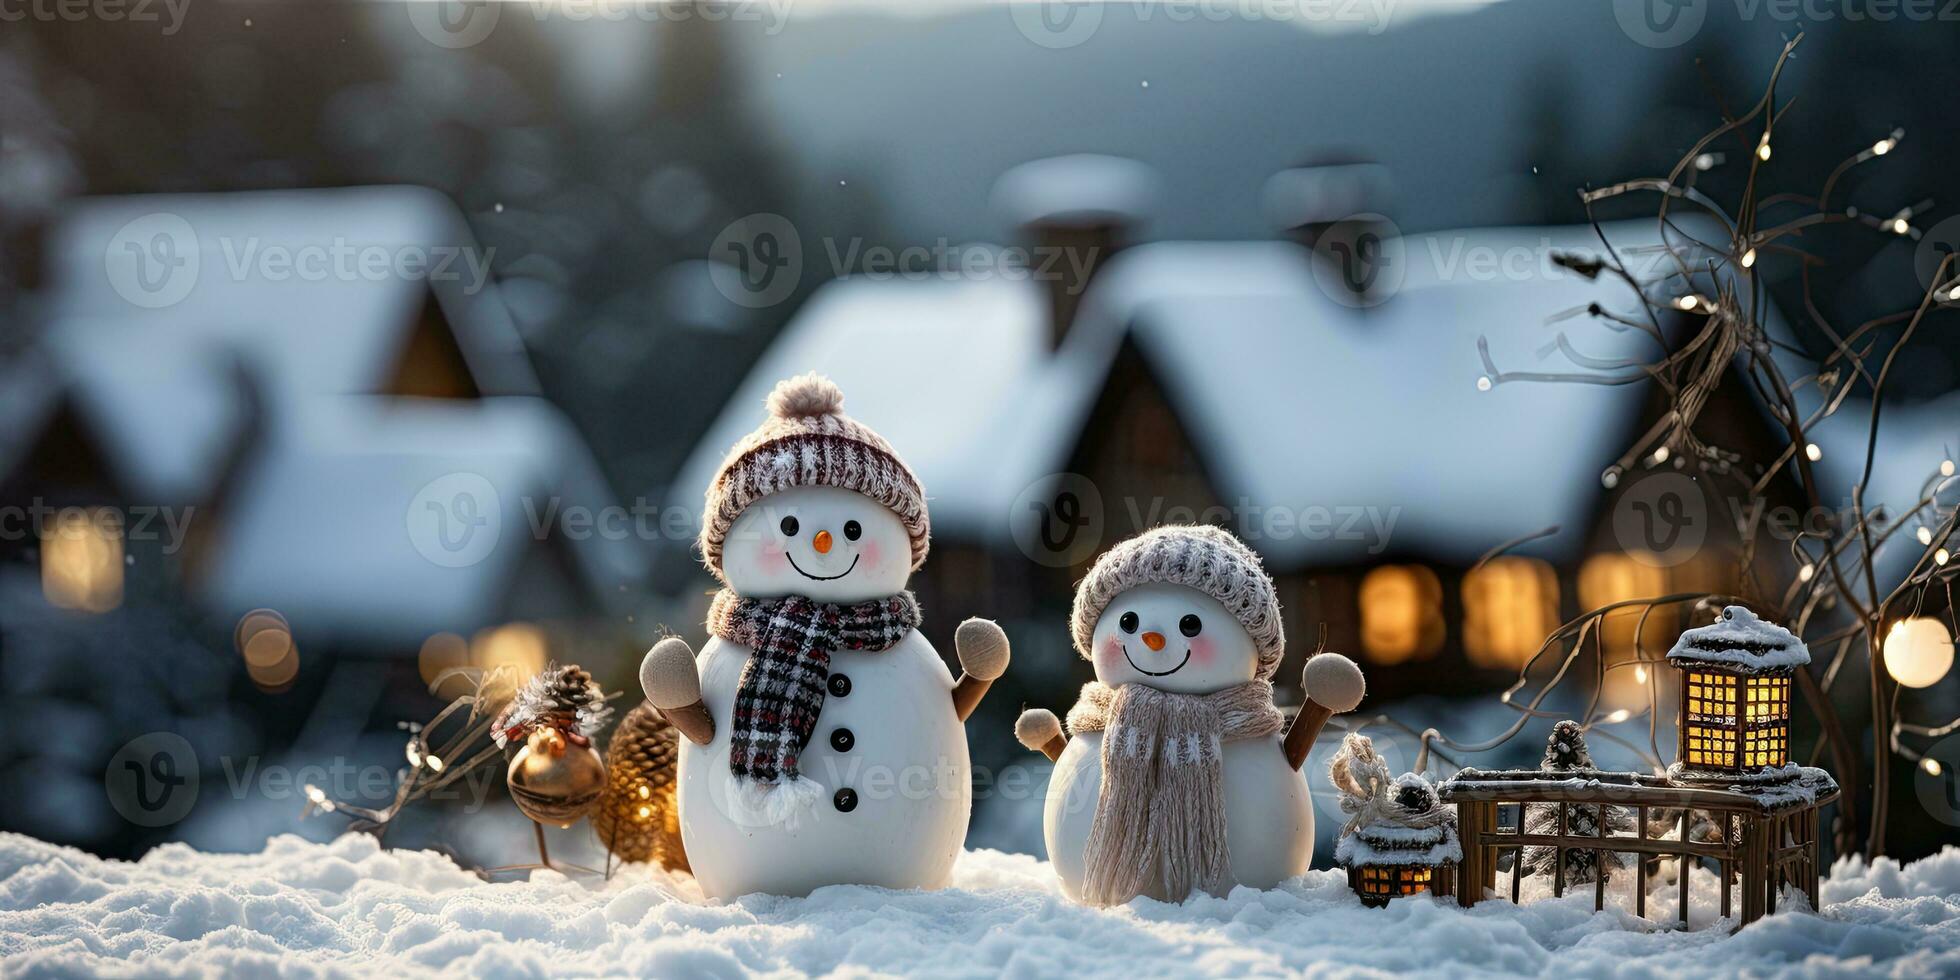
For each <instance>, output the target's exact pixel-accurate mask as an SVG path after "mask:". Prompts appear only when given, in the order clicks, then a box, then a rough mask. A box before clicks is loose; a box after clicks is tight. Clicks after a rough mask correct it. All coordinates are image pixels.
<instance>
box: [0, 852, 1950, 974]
mask: <svg viewBox="0 0 1960 980" xmlns="http://www.w3.org/2000/svg"><path fill="white" fill-rule="evenodd" d="M953 884H954V887H952V888H949V889H947V890H945V891H940V892H894V891H885V890H881V889H875V888H862V887H836V888H826V889H823V890H821V891H819V892H817V893H816V894H815V895H812V896H811V897H809V898H805V899H781V898H768V897H750V898H746V899H742V900H739V901H736V902H732V903H727V904H720V905H708V904H703V903H702V902H701V899H700V894H699V892H698V890H696V889H695V888H694V885H693V883H692V882H691V881H690V880H688V879H687V878H686V877H685V876H668V875H666V874H663V873H661V872H658V871H653V870H650V869H648V868H645V867H640V866H631V867H628V868H626V869H625V870H624V871H623V872H621V873H620V874H617V875H615V876H614V878H613V880H612V881H610V882H604V883H599V882H581V881H575V880H572V879H568V878H566V877H564V876H561V875H558V874H555V873H550V872H545V873H539V874H537V875H535V876H534V877H533V878H532V879H531V880H530V881H527V882H506V883H496V884H490V883H485V882H483V881H480V880H478V879H477V878H476V877H475V876H474V875H472V874H470V873H469V872H467V871H464V870H461V869H459V868H458V867H456V865H455V864H453V863H452V862H451V861H450V860H449V859H448V858H446V857H444V856H442V855H439V854H435V853H431V852H420V851H384V850H382V849H380V848H379V847H378V846H377V845H376V844H375V843H374V841H373V840H372V839H371V838H369V837H366V836H362V835H352V834H350V835H347V836H344V837H342V838H340V839H338V840H336V841H334V842H332V843H328V844H315V843H309V842H306V841H302V840H300V839H298V838H296V837H290V836H287V837H279V838H275V839H273V840H272V841H270V842H269V843H268V844H267V845H266V848H265V849H264V850H263V851H261V852H259V853H257V854H204V853H199V852H197V851H195V850H192V849H191V848H188V847H185V846H183V845H168V846H164V847H159V848H157V849H156V850H154V851H151V852H150V853H149V854H148V855H146V856H145V857H144V858H143V859H142V860H140V861H137V862H134V863H126V862H119V861H107V860H103V859H100V858H96V857H93V856H90V855H88V854H85V853H82V852H80V851H76V850H72V849H69V848H63V847H57V846H55V845H52V844H46V843H42V842H40V841H37V840H34V839H32V838H29V837H22V836H19V835H14V834H0V921H4V928H0V954H3V955H4V957H5V958H4V961H0V973H4V974H5V975H8V976H21V975H28V976H144V977H160V976H164V977H167V976H214V975H246V976H280V977H312V976H388V977H391V978H405V977H419V976H437V975H443V976H466V977H473V978H477V977H480V978H500V977H532V976H545V975H575V976H587V975H604V976H621V975H642V976H661V977H732V976H740V975H745V974H751V973H763V974H770V975H801V974H815V973H833V972H841V973H846V974H852V975H889V974H912V975H931V976H935V977H940V976H998V975H1003V974H1006V975H1016V976H1117V975H1122V976H1126V977H1146V976H1163V975H1184V974H1214V975H1233V976H1242V975H1250V974H1275V973H1300V972H1314V973H1316V974H1326V975H1332V976H1341V975H1371V976H1380V975H1385V974H1386V975H1396V976H1456V975H1462V974H1465V973H1470V972H1482V971H1500V972H1503V973H1511V974H1525V975H1535V976H1571V975H1587V976H1604V975H1609V974H1610V975H1641V976H1671V975H1678V976H1695V977H1700V976H1709V975H1741V974H1745V973H1746V974H1748V975H1750V976H1798V975H1801V976H1824V975H1840V974H1843V975H1851V974H1856V975H1873V974H1883V975H1892V976H1956V975H1960V895H1957V893H1960V848H1954V847H1949V848H1947V849H1946V850H1944V851H1942V852H1941V853H1940V854H1938V855H1936V856H1934V857H1931V858H1928V859H1926V860H1923V861H1919V862H1916V863H1913V864H1909V865H1904V866H1901V865H1899V864H1898V863H1896V862H1893V861H1889V860H1881V861H1879V862H1878V863H1877V864H1876V865H1870V866H1868V865H1865V864H1863V863H1861V862H1854V861H1845V862H1840V863H1839V864H1838V865H1837V867H1836V868H1834V869H1833V870H1832V874H1831V877H1830V879H1829V880H1828V881H1827V882H1826V883H1825V884H1824V886H1823V889H1822V894H1823V897H1824V900H1825V903H1826V904H1825V907H1824V910H1823V912H1822V913H1821V914H1812V913H1810V912H1806V911H1801V908H1802V904H1801V902H1795V901H1792V902H1790V904H1789V905H1787V906H1785V907H1787V908H1789V909H1792V910H1793V911H1786V912H1783V913H1780V914H1778V915H1775V916H1771V917H1769V918H1766V919H1764V920H1762V921H1759V922H1756V923H1754V924H1752V925H1751V926H1749V928H1747V929H1744V930H1742V931H1741V932H1739V933H1737V934H1735V935H1727V934H1724V933H1722V932H1720V931H1697V932H1680V931H1675V930H1668V929H1663V928H1658V927H1656V926H1654V925H1653V924H1650V923H1646V922H1643V921H1641V920H1637V919H1634V918H1632V917H1631V916H1629V915H1627V914H1625V913H1624V912H1622V911H1618V910H1615V909H1610V908H1609V909H1608V910H1607V911H1605V912H1601V913H1594V912H1593V911H1592V907H1591V901H1590V898H1591V897H1590V895H1589V894H1587V895H1571V896H1567V897H1566V898H1563V899H1548V900H1545V901H1541V902H1537V903H1535V904H1531V905H1528V906H1525V907H1522V908H1519V907H1514V906H1511V905H1509V904H1507V903H1504V902H1501V901H1492V902H1487V903H1484V904H1482V905H1479V906H1478V907H1477V908H1475V909H1472V910H1469V911H1467V912H1466V911H1464V910H1460V909H1458V908H1456V907H1455V906H1452V905H1446V904H1443V903H1441V902H1438V901H1436V900H1434V899H1431V898H1427V897H1421V898H1415V899H1401V900H1397V901H1395V902H1393V903H1391V904H1390V905H1389V907H1388V908H1386V909H1381V910H1367V909H1363V908H1362V907H1361V906H1360V905H1359V903H1358V902H1357V901H1356V900H1355V898H1354V896H1353V895H1352V894H1350V893H1349V892H1348V890H1347V885H1346V882H1345V880H1344V877H1343V876H1342V874H1341V873H1340V872H1337V871H1315V872H1310V873H1309V874H1307V875H1306V876H1304V877H1303V878H1300V879H1298V880H1295V881H1292V882H1289V883H1288V884H1286V885H1285V886H1283V887H1280V888H1276V889H1273V890H1271V891H1253V890H1251V889H1245V888H1241V889H1237V890H1235V891H1234V892H1232V894H1231V895H1230V896H1228V897H1225V898H1210V897H1204V898H1197V899H1193V900H1191V901H1189V902H1186V903H1184V904H1183V905H1167V904H1164V903H1161V902H1153V901H1150V900H1148V899H1138V900H1136V901H1133V902H1131V903H1130V904H1128V905H1126V906H1120V907H1117V908H1114V909H1105V910H1098V909H1090V908H1085V907H1082V906H1079V905H1076V904H1074V903H1073V902H1070V901H1069V900H1068V899H1066V898H1064V897H1063V896H1062V895H1061V893H1060V890H1059V888H1058V887H1057V884H1056V881H1055V876H1054V874H1053V872H1052V871H1051V870H1050V869H1049V868H1048V866H1047V865H1046V864H1044V863H1042V862H1040V861H1037V860H1035V859H1034V858H1030V857H1026V856H1023V855H1010V854H1002V853H1000V852H997V851H971V852H968V853H966V854H965V855H963V856H962V857H961V859H960V861H959V864H958V866H957V867H956V869H955V871H954V882H953ZM1582 891H1589V890H1585V889H1582Z"/></svg>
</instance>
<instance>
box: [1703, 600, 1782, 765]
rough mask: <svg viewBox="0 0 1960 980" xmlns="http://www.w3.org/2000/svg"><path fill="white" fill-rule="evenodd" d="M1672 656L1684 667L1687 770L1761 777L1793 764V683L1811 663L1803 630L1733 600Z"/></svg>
mask: <svg viewBox="0 0 1960 980" xmlns="http://www.w3.org/2000/svg"><path fill="white" fill-rule="evenodd" d="M1667 659H1668V662H1669V663H1672V664H1673V665H1674V666H1676V667H1678V668H1680V669H1681V711H1680V727H1679V734H1680V745H1679V747H1678V750H1677V751H1678V754H1679V763H1678V765H1679V767H1680V768H1681V769H1683V770H1684V771H1687V772H1690V773H1707V774H1714V775H1718V776H1723V775H1755V774H1761V773H1764V772H1766V771H1769V770H1776V769H1782V768H1783V767H1784V766H1786V765H1788V764H1789V761H1790V683H1791V679H1792V678H1793V677H1794V676H1795V675H1796V671H1797V669H1798V668H1800V667H1802V666H1803V665H1805V664H1808V663H1810V651H1809V650H1807V649H1806V648H1805V647H1804V645H1803V641H1802V640H1800V639H1798V638H1797V636H1796V634H1794V633H1791V632H1790V631H1789V630H1786V629H1784V628H1783V627H1781V626H1778V625H1776V624H1775V623H1769V622H1764V621H1763V620H1761V619H1759V618H1757V616H1756V614H1755V613H1752V612H1750V611H1749V610H1748V609H1746V608H1744V607H1742V606H1729V607H1728V608H1726V609H1724V610H1722V618H1721V619H1718V620H1716V621H1715V622H1714V623H1712V624H1710V625H1708V626H1700V627H1696V628H1694V629H1691V630H1689V631H1687V632H1685V633H1683V634H1681V639H1680V640H1678V641H1677V642H1676V643H1675V644H1674V648H1673V649H1671V650H1669V651H1668V652H1667Z"/></svg>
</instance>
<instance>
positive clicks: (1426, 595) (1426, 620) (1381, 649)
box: [1358, 565, 1444, 664]
mask: <svg viewBox="0 0 1960 980" xmlns="http://www.w3.org/2000/svg"><path fill="white" fill-rule="evenodd" d="M1358 597H1359V601H1360V606H1361V652H1362V653H1363V654H1365V655H1366V656H1367V657H1368V659H1369V660H1370V661H1373V662H1374V663H1378V664H1399V663H1402V662H1404V661H1407V660H1418V659H1422V658H1425V657H1431V656H1434V655H1435V654H1436V651H1438V650H1440V649H1442V647H1443V634H1444V627H1443V585H1442V582H1440V581H1438V580H1437V578H1436V573H1435V572H1432V571H1430V570H1429V569H1427V568H1424V567H1422V566H1421V565H1384V566H1382V567H1380V568H1377V569H1374V570H1372V571H1370V572H1369V573H1368V574H1367V575H1366V576H1364V577H1363V578H1362V579H1361V589H1360V592H1359V596H1358Z"/></svg>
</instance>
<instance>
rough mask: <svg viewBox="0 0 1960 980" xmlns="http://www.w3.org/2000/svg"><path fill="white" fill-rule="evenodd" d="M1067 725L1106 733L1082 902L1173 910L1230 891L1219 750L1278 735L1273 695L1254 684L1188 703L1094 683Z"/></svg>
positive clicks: (1137, 688)
mask: <svg viewBox="0 0 1960 980" xmlns="http://www.w3.org/2000/svg"><path fill="white" fill-rule="evenodd" d="M1068 723H1069V730H1070V731H1072V732H1075V733H1077V734H1080V733H1082V732H1092V731H1100V732H1102V733H1103V744H1102V764H1103V774H1102V791H1101V792H1100V793H1099V794H1097V799H1096V815H1095V819H1094V821H1093V822H1092V823H1091V825H1090V829H1089V841H1088V846H1087V848H1086V849H1085V851H1084V863H1085V865H1086V867H1085V869H1084V871H1085V873H1084V875H1083V883H1082V893H1083V900H1084V901H1086V902H1088V903H1090V904H1092V905H1120V904H1122V903H1124V902H1127V901H1129V900H1130V899H1132V898H1135V897H1137V896H1139V895H1146V894H1147V895H1151V896H1152V897H1155V898H1160V899H1163V900H1165V901H1172V902H1179V901H1183V900H1184V899H1185V898H1186V897H1187V896H1189V895H1190V894H1191V893H1192V892H1194V891H1205V892H1209V893H1213V894H1218V893H1222V892H1223V891H1224V890H1225V889H1226V888H1227V887H1229V886H1230V884H1231V883H1232V881H1233V878H1232V855H1231V848H1230V844H1229V842H1228V841H1227V840H1226V833H1225V779H1224V761H1225V749H1224V746H1225V742H1227V741H1236V740H1238V739H1248V738H1264V737H1267V736H1270V735H1273V734H1276V733H1277V732H1278V731H1279V730H1280V728H1281V726H1282V725H1283V724H1284V719H1283V718H1282V717H1281V715H1280V713H1279V709H1278V708H1277V707H1274V706H1273V687H1272V685H1271V684H1270V683H1268V682H1266V681H1252V682H1250V683H1247V684H1242V685H1239V686H1238V687H1233V688H1227V689H1226V690H1223V691H1218V692H1215V693H1213V694H1206V695H1192V694H1173V693H1170V692H1167V691H1159V690H1157V689H1155V688H1150V687H1143V686H1141V685H1135V684H1126V685H1124V686H1122V687H1118V688H1115V689H1111V688H1109V687H1107V686H1105V685H1103V684H1100V683H1091V684H1087V685H1084V686H1083V688H1082V697H1081V699H1080V700H1079V701H1077V702H1076V705H1075V707H1074V708H1072V709H1070V711H1069V716H1068Z"/></svg>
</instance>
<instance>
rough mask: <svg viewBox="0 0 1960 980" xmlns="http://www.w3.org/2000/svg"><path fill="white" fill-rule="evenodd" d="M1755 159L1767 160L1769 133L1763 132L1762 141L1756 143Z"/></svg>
mask: <svg viewBox="0 0 1960 980" xmlns="http://www.w3.org/2000/svg"><path fill="white" fill-rule="evenodd" d="M1756 159H1758V160H1763V161H1768V160H1769V134H1768V133H1764V134H1763V138H1762V141H1761V142H1759V143H1757V144H1756Z"/></svg>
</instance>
